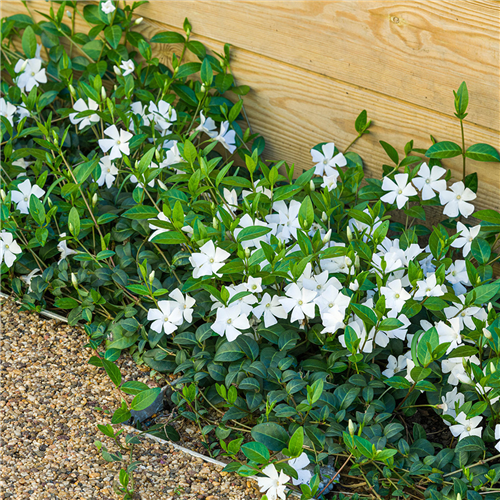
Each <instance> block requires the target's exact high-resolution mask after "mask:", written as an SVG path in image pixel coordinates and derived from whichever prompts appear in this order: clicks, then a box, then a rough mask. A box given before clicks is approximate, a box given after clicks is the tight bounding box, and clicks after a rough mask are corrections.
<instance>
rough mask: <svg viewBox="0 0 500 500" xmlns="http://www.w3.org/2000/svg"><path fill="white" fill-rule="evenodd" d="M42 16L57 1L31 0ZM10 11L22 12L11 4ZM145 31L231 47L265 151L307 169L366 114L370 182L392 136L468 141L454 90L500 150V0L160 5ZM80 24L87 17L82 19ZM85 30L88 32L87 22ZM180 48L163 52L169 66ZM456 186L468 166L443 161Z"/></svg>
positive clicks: (481, 135) (492, 188)
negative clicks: (318, 147) (187, 27)
mask: <svg viewBox="0 0 500 500" xmlns="http://www.w3.org/2000/svg"><path fill="white" fill-rule="evenodd" d="M28 3H29V4H30V5H32V9H33V10H46V9H47V8H48V4H47V3H45V2H41V1H30V2H28ZM1 7H2V10H3V12H2V16H5V15H10V14H12V13H14V12H22V11H23V9H24V7H23V6H22V4H21V2H20V1H14V0H2V2H1ZM137 12H138V14H139V15H141V16H143V17H144V19H145V21H144V22H143V23H142V24H141V25H139V26H138V30H140V31H141V32H143V33H144V34H145V35H146V36H148V37H151V36H152V35H153V34H155V33H156V32H159V31H165V30H174V31H182V24H183V21H184V18H185V17H188V18H189V20H190V22H191V24H192V25H193V35H192V39H195V40H200V41H201V42H203V43H204V44H205V45H206V46H207V47H208V48H210V49H212V50H216V51H218V52H220V51H221V50H222V46H223V44H224V43H225V42H228V43H230V44H231V45H232V50H231V54H232V69H233V73H234V75H235V78H236V80H237V82H238V83H239V84H247V85H249V86H250V87H251V89H252V90H251V92H250V94H249V95H247V96H246V98H245V103H246V105H245V107H246V109H247V112H248V115H249V118H250V121H251V123H252V126H253V128H254V129H255V130H256V131H258V132H259V133H261V134H262V135H263V136H264V137H265V139H266V142H267V148H266V151H265V156H266V157H267V158H269V159H284V160H286V161H288V162H289V163H294V164H295V165H296V168H297V171H301V170H303V169H308V168H310V167H311V166H312V163H311V158H310V153H309V150H310V148H311V147H312V146H314V145H315V144H317V143H319V142H323V141H333V142H335V144H336V145H337V146H338V147H339V149H340V150H341V151H342V150H343V148H345V147H346V146H347V145H348V144H349V143H350V142H351V140H352V139H353V137H354V135H355V132H354V120H355V118H356V116H357V115H358V114H359V112H360V111H361V110H362V109H366V110H367V111H368V116H369V118H371V119H372V120H373V126H372V128H371V130H372V132H373V133H372V134H370V135H368V136H364V137H363V138H362V139H361V140H360V141H358V143H357V144H356V145H355V146H354V148H353V151H355V152H357V153H359V154H360V155H361V156H362V157H363V159H364V161H365V165H366V173H367V175H368V176H380V174H381V171H382V167H381V166H382V164H383V163H387V162H388V158H387V156H386V154H385V152H384V151H383V149H382V147H381V146H380V144H379V142H378V141H379V140H384V141H386V142H389V143H390V144H392V145H394V146H395V147H396V148H397V149H398V150H399V152H400V153H402V151H403V147H404V144H405V143H406V142H407V141H409V140H410V139H414V141H415V147H421V148H427V147H429V146H430V145H431V142H430V138H429V134H432V135H433V136H434V137H436V138H437V139H438V140H452V141H455V142H457V143H460V130H459V123H458V121H457V120H456V119H455V118H454V116H453V111H454V109H453V93H452V90H454V89H457V88H458V86H459V85H460V83H461V82H462V81H463V80H465V81H466V82H467V84H468V87H469V92H470V105H469V106H470V109H469V116H468V117H467V119H466V124H465V131H466V144H468V145H470V144H473V143H477V142H486V143H489V144H492V145H494V146H495V147H497V148H500V135H499V133H500V107H499V97H500V95H499V89H500V51H499V49H500V2H498V0H421V1H419V0H409V1H406V0H405V1H403V0H400V1H396V0H343V1H341V0H328V1H326V0H325V1H316V0H308V1H298V0H295V1H290V0H279V1H276V0H273V1H270V0H248V1H243V0H168V1H163V0H153V1H151V2H150V3H149V4H147V5H144V6H141V7H140V9H138V11H137ZM79 23H80V21H79ZM81 29H85V27H84V26H83V25H81ZM178 49H179V47H175V46H157V49H156V50H157V55H158V57H160V58H161V60H162V62H164V63H168V62H169V61H170V58H171V52H172V50H173V51H176V52H177V51H178ZM444 165H445V166H447V167H448V168H451V169H452V172H453V179H455V180H459V179H460V178H461V160H460V161H459V160H458V159H451V160H445V161H444ZM473 171H477V172H478V175H479V180H480V181H479V196H478V200H477V203H476V207H477V208H495V209H500V164H495V163H480V162H474V161H469V167H468V172H469V173H470V172H473Z"/></svg>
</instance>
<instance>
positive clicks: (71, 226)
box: [68, 222, 74, 234]
mask: <svg viewBox="0 0 500 500" xmlns="http://www.w3.org/2000/svg"><path fill="white" fill-rule="evenodd" d="M68 227H69V232H70V233H71V234H73V229H74V228H73V224H71V222H70V223H69V224H68Z"/></svg>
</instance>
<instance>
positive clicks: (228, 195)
mask: <svg viewBox="0 0 500 500" xmlns="http://www.w3.org/2000/svg"><path fill="white" fill-rule="evenodd" d="M223 194H224V200H225V201H226V203H227V204H228V205H229V206H230V207H237V206H238V193H236V190H235V189H232V190H231V191H229V189H227V188H224V190H223Z"/></svg>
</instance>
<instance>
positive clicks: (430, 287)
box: [413, 274, 446, 299]
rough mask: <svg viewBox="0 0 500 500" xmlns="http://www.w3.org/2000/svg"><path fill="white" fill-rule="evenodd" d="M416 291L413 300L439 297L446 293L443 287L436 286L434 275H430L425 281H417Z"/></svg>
mask: <svg viewBox="0 0 500 500" xmlns="http://www.w3.org/2000/svg"><path fill="white" fill-rule="evenodd" d="M417 286H418V289H417V291H416V292H415V295H414V297H413V298H415V299H423V298H425V297H440V296H441V295H444V294H445V293H446V287H445V286H444V285H438V284H437V278H436V275H435V274H430V275H429V276H428V277H427V278H426V279H425V280H421V281H417Z"/></svg>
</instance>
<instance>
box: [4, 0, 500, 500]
mask: <svg viewBox="0 0 500 500" xmlns="http://www.w3.org/2000/svg"><path fill="white" fill-rule="evenodd" d="M142 3H144V2H135V3H133V4H130V5H124V3H118V2H112V1H111V0H108V1H107V2H101V3H100V4H95V5H92V4H85V5H82V4H78V3H77V2H52V3H51V8H50V12H49V14H44V20H43V21H41V22H35V21H34V19H33V17H32V16H31V12H30V11H29V10H28V12H27V14H18V15H15V16H12V17H10V18H7V19H4V20H3V21H2V42H1V50H2V74H3V79H2V85H1V92H2V97H1V99H0V114H1V132H2V139H1V142H2V163H1V165H2V184H1V189H2V190H1V192H0V195H1V212H0V217H1V221H2V230H1V233H0V258H1V265H2V281H1V285H2V290H3V291H4V292H7V293H12V292H13V293H15V294H16V295H17V296H18V297H19V298H20V299H21V300H22V304H23V307H24V308H26V309H29V310H34V311H40V310H41V309H42V308H48V309H51V310H62V311H64V312H65V313H66V314H67V316H68V320H69V322H70V324H76V323H80V324H82V325H83V327H84V329H85V331H86V333H87V335H88V338H89V344H88V346H89V348H90V349H91V350H92V351H93V355H92V357H91V358H90V363H93V364H95V365H96V366H98V367H102V368H103V376H104V375H105V373H107V375H108V376H109V377H110V378H111V380H112V381H113V383H114V384H115V385H116V386H117V388H118V389H119V391H120V393H121V394H122V406H121V407H120V408H118V409H117V410H116V411H115V412H114V414H113V417H112V423H113V424H120V423H122V422H125V421H128V420H129V419H130V415H131V414H130V410H131V409H133V410H140V409H143V408H146V407H147V406H149V405H150V404H151V403H152V401H154V400H155V399H156V397H157V396H158V394H159V389H150V388H149V387H148V386H147V385H145V384H141V383H138V382H133V381H123V380H122V376H121V374H120V371H119V369H118V368H117V367H116V365H115V363H114V361H116V359H118V357H119V356H121V355H131V356H133V358H134V360H135V361H136V362H137V363H143V364H146V365H147V366H149V367H151V369H152V370H154V372H155V373H156V374H171V373H173V374H176V375H177V376H178V378H177V379H176V380H175V383H174V389H175V390H174V394H173V401H174V403H175V404H176V405H177V406H178V409H179V412H180V414H181V415H182V416H183V417H184V418H188V419H190V420H192V421H194V422H195V423H196V424H197V425H198V426H199V429H200V432H201V434H202V436H203V438H204V440H205V444H206V447H207V451H208V452H210V453H211V454H212V455H214V456H216V455H221V456H222V455H223V456H225V457H228V458H230V459H231V460H232V461H231V463H230V464H229V465H228V466H227V467H226V470H228V471H234V472H237V473H239V474H241V475H254V474H260V476H259V486H260V488H261V491H262V492H263V493H264V494H266V495H267V498H268V499H270V500H274V499H276V498H281V499H284V498H285V496H286V495H287V494H288V493H287V491H285V489H286V488H292V489H293V488H295V489H296V490H297V491H300V492H301V495H302V498H303V499H309V498H320V497H322V496H324V495H327V494H329V492H330V491H331V490H332V488H333V487H334V484H335V481H336V480H337V479H338V477H332V478H330V479H326V478H324V477H321V476H320V474H319V467H320V465H322V464H325V463H327V462H328V460H329V459H331V458H333V459H334V460H335V464H336V467H337V469H338V470H339V472H340V471H341V474H342V476H341V477H342V478H345V477H346V476H347V474H348V476H349V477H353V478H356V481H357V482H358V483H360V482H361V483H363V484H364V485H365V491H366V493H367V495H371V498H373V497H375V498H390V497H402V498H432V499H452V500H456V499H458V498H461V499H465V498H468V499H472V500H479V499H493V498H498V495H499V492H500V487H499V485H498V480H499V479H500V462H499V461H498V458H499V455H498V452H500V441H499V440H500V402H499V398H500V375H499V374H500V371H499V368H500V367H499V351H500V319H499V317H498V311H499V310H500V305H499V303H498V302H497V301H498V299H499V297H500V295H499V291H500V280H497V279H495V277H494V274H495V273H494V267H493V266H494V263H495V262H496V261H497V260H498V259H499V246H500V245H499V239H500V214H499V213H498V212H496V211H494V210H481V211H475V208H474V200H475V198H476V192H477V190H478V182H477V175H476V174H475V173H474V172H469V171H468V167H467V160H468V159H473V160H478V161H487V162H498V161H500V156H499V154H498V152H497V151H496V150H495V148H493V147H492V146H490V145H487V144H468V143H467V140H466V124H465V125H464V119H465V118H466V116H467V108H468V105H469V95H468V91H467V86H466V84H465V83H463V84H462V85H461V86H460V87H459V89H457V91H456V92H454V106H455V115H456V117H457V126H460V127H461V131H462V143H461V144H455V143H453V142H450V141H446V140H440V141H437V140H436V139H434V138H433V137H432V136H431V139H430V142H429V145H427V147H423V146H426V145H414V143H413V141H411V140H410V141H409V142H408V143H407V144H406V145H405V147H404V156H401V157H400V154H399V153H398V152H397V150H396V149H395V148H394V147H393V146H391V145H389V144H387V143H385V142H383V141H381V147H383V148H384V150H385V151H386V152H387V156H388V165H384V166H383V178H382V179H370V178H365V176H364V172H363V160H362V159H361V157H360V156H359V155H358V154H356V153H354V152H351V151H349V150H350V148H351V147H352V145H353V144H354V143H355V142H356V141H357V140H359V139H361V140H362V136H363V135H364V134H367V133H369V127H370V120H368V118H367V114H366V112H365V111H363V112H361V113H360V114H359V117H358V118H357V120H356V122H355V124H354V129H355V131H356V133H357V135H353V141H352V143H351V145H350V146H349V147H348V148H347V149H345V150H344V151H342V152H341V151H339V149H338V148H337V147H335V145H334V143H333V142H325V143H321V144H318V145H317V146H314V147H313V148H312V149H311V156H312V164H311V165H312V168H311V169H310V170H307V171H305V172H303V173H298V172H294V167H293V165H289V164H288V163H286V162H284V161H279V162H274V161H267V160H266V158H265V154H264V146H265V142H264V139H263V138H262V137H260V136H258V135H257V134H254V133H252V131H251V127H250V124H249V123H248V121H247V119H246V114H245V111H244V106H243V99H242V96H244V95H245V94H246V93H247V92H248V91H249V89H248V87H246V86H245V85H240V86H236V85H235V81H234V78H233V75H232V73H231V64H230V48H229V46H227V45H226V46H225V47H224V52H223V53H221V54H215V53H209V52H207V50H206V48H205V47H204V46H203V45H202V44H201V43H200V42H197V41H193V40H191V30H192V27H191V25H190V24H189V21H188V20H186V22H185V24H184V34H180V33H176V32H163V33H157V34H155V35H154V36H153V37H152V38H151V39H150V40H147V39H146V38H145V37H144V36H143V35H142V34H141V33H140V32H139V31H138V28H140V23H141V21H142V20H141V19H140V18H137V16H136V15H135V14H134V10H135V9H136V8H137V7H138V6H139V5H140V4H142ZM77 18H79V19H83V20H84V21H85V22H86V23H87V24H88V26H89V29H88V31H87V32H84V33H79V32H76V28H75V26H76V23H75V19H77ZM40 42H41V43H40ZM164 44H172V47H173V55H172V56H171V59H170V60H169V62H168V64H162V63H161V62H160V60H159V59H158V58H157V57H156V55H155V54H156V52H155V49H156V47H157V46H162V45H164ZM450 101H451V99H450ZM451 104H452V103H451V102H450V105H451ZM464 129H465V130H464ZM430 132H431V131H430ZM440 139H441V138H440ZM420 146H422V147H420ZM304 147H309V146H308V145H304ZM456 156H461V157H462V158H463V175H462V178H461V179H459V180H456V179H455V180H453V181H452V180H451V172H450V171H449V170H447V169H446V159H447V158H452V157H456ZM443 160H445V161H444V162H443ZM294 174H299V175H294ZM428 207H429V208H428ZM428 210H439V211H441V212H442V215H443V217H442V219H443V220H442V222H441V223H439V224H438V225H437V226H435V227H433V228H428V227H426V226H425V218H426V211H428ZM471 220H474V222H473V223H471ZM477 220H479V221H480V223H477ZM166 381H167V379H166ZM131 396H133V398H132V397H131ZM421 408H427V409H430V410H431V411H432V412H433V413H434V414H435V415H438V416H439V417H440V418H441V419H442V422H443V426H448V428H449V433H450V440H449V443H448V444H447V445H445V444H443V443H440V442H434V441H433V438H432V436H428V435H426V432H425V430H424V428H423V427H422V426H421V425H419V424H410V421H411V418H412V416H414V415H415V414H417V413H418V412H419V411H420V409H421ZM214 414H215V415H217V419H215V420H214V418H213V415H214ZM100 430H101V431H102V432H103V433H104V434H105V435H106V436H108V437H109V438H111V439H114V440H115V441H116V442H117V444H118V445H119V446H120V447H121V448H122V449H123V451H126V452H127V454H128V453H129V452H130V457H131V459H130V463H129V465H128V466H125V467H124V468H123V469H122V471H121V473H120V476H119V480H118V482H117V484H116V485H115V487H116V489H117V492H119V493H120V494H122V495H123V496H124V497H125V498H132V495H133V489H134V487H133V470H134V468H135V467H136V466H137V463H136V462H134V460H133V446H134V444H136V443H137V439H138V438H137V437H134V436H132V435H128V436H127V437H126V438H125V440H123V441H122V434H123V429H120V428H119V427H113V426H111V425H109V426H106V427H104V426H101V428H100ZM163 431H164V432H165V433H166V434H167V436H169V437H171V438H175V432H174V431H173V429H172V428H170V427H168V426H167V427H165V428H164V429H163ZM97 445H98V447H99V448H100V450H101V452H102V454H103V457H104V458H105V459H106V460H110V461H114V460H116V461H120V460H122V459H123V457H122V455H121V454H111V453H109V452H108V451H107V448H106V447H105V446H104V444H102V443H101V442H100V441H99V442H97ZM309 464H312V465H313V466H314V470H312V471H311V470H310V469H306V468H305V467H306V466H307V465H309ZM320 483H321V485H320ZM338 498H343V494H339V497H338Z"/></svg>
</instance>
